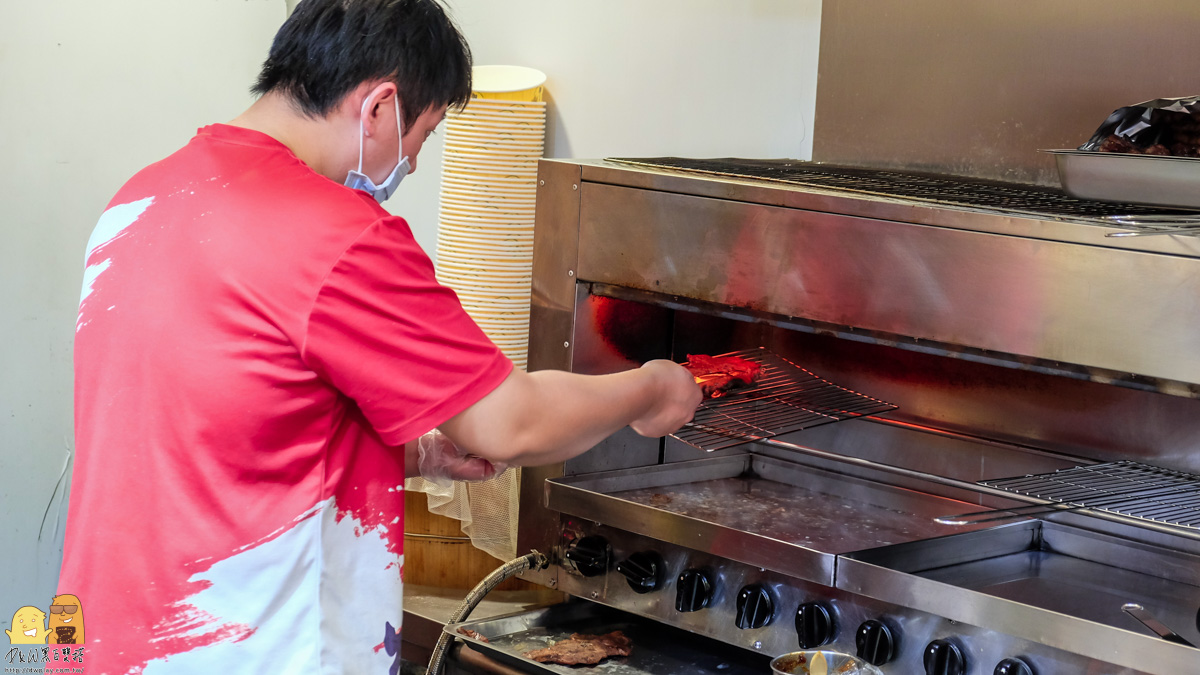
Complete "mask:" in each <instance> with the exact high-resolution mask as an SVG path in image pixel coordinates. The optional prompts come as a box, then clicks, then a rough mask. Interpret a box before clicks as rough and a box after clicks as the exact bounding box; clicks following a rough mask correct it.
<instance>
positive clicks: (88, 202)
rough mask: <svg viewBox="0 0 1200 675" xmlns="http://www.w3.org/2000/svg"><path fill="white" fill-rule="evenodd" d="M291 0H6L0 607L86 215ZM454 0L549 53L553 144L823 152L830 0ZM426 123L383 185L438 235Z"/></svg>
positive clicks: (502, 42)
mask: <svg viewBox="0 0 1200 675" xmlns="http://www.w3.org/2000/svg"><path fill="white" fill-rule="evenodd" d="M291 4H293V3H292V0H205V1H204V2H195V1H190V2H189V1H184V0H169V1H168V0H121V2H98V1H97V0H39V1H38V2H15V1H7V0H6V1H4V2H0V158H3V160H4V163H3V166H2V168H0V172H2V173H3V178H2V179H0V206H2V207H3V214H4V216H3V218H2V219H0V242H2V243H0V514H3V515H4V520H3V522H2V524H0V552H2V554H3V555H4V558H5V559H4V562H3V563H2V564H0V617H2V618H0V628H7V627H8V625H7V624H8V621H9V617H11V612H12V611H13V610H15V609H16V607H19V606H21V605H25V604H35V605H41V606H44V605H45V604H46V602H47V601H48V598H49V594H50V593H52V592H53V589H54V586H55V582H56V579H57V575H58V566H59V561H60V557H61V537H62V520H63V517H64V516H65V502H64V501H63V499H62V494H63V491H64V490H63V488H64V487H65V484H64V485H63V486H60V487H59V488H58V491H57V492H56V491H55V485H56V482H57V481H58V479H59V476H60V473H61V472H62V469H63V466H64V462H65V460H66V458H67V455H68V452H69V451H70V449H71V448H72V447H73V445H74V443H73V440H72V433H73V432H72V424H71V408H72V407H71V384H72V381H71V342H72V338H73V336H74V329H73V327H74V322H75V313H76V308H77V304H78V301H79V288H80V280H81V278H82V272H83V264H82V263H83V249H84V245H85V243H86V241H87V238H88V235H89V234H90V232H91V229H92V226H93V225H94V224H95V222H96V219H97V217H98V216H99V215H100V213H101V211H102V210H103V209H104V206H105V205H106V203H107V202H108V200H109V199H110V198H111V196H112V195H113V193H114V192H115V191H116V190H117V188H118V187H120V185H121V184H122V183H123V182H124V181H125V180H126V179H127V178H128V177H129V176H130V175H131V174H132V173H134V172H135V171H137V170H138V169H140V168H142V167H143V166H145V165H146V164H148V163H150V162H152V161H155V160H157V159H159V158H161V157H163V156H165V155H167V154H169V153H170V152H172V151H174V150H175V149H177V148H178V147H179V146H181V145H183V144H184V143H185V142H187V140H188V138H190V137H191V136H192V134H193V133H194V131H195V129H196V128H197V127H199V126H202V125H204V124H207V123H210V122H213V121H223V120H227V119H229V118H231V117H232V116H234V115H236V114H237V113H238V112H240V111H241V110H242V109H243V108H244V107H245V106H246V105H247V104H249V103H250V97H249V95H248V94H247V93H246V92H247V89H248V87H249V86H250V84H251V82H252V81H253V79H254V75H255V73H256V72H257V68H258V66H259V64H260V63H261V61H262V59H263V57H264V56H265V54H266V51H267V48H268V46H269V43H270V39H271V36H272V35H273V34H274V31H275V29H276V28H277V27H278V25H279V23H280V22H282V20H283V18H284V16H285V14H286V11H287V8H288V5H291ZM451 4H452V5H453V7H454V12H455V14H456V16H457V17H458V19H459V21H460V23H461V25H462V28H463V30H464V32H465V33H466V34H467V37H468V39H469V40H470V42H471V44H472V46H473V48H474V51H475V57H476V63H480V64H486V63H512V64H519V65H528V66H533V67H537V68H540V69H541V70H543V71H545V72H546V73H547V74H548V75H549V81H548V83H547V86H548V91H549V95H550V123H549V131H548V137H547V141H548V143H547V155H549V156H554V157H568V156H578V157H600V156H605V155H609V156H611V155H642V156H649V155H661V154H678V155H693V156H722V155H723V156H728V155H742V156H758V157H798V158H805V157H808V156H809V153H810V148H811V129H812V110H813V106H814V99H815V89H816V65H817V64H816V58H817V51H818V46H817V38H818V32H819V28H818V23H819V16H820V0H737V1H736V2H730V1H728V0H655V1H654V2H645V1H644V0H606V1H605V2H602V3H584V2H576V1H564V0H504V1H503V2H498V1H497V0H451ZM434 139H435V140H433V141H432V142H430V143H428V144H427V145H426V150H425V152H424V153H422V155H421V161H420V170H419V171H418V173H416V174H414V175H413V176H411V177H410V178H409V179H408V180H407V181H405V183H404V185H403V187H402V188H401V190H400V191H399V192H398V193H397V195H396V196H395V197H393V198H392V200H391V201H390V202H389V203H388V206H389V208H390V209H392V210H393V211H394V212H396V213H399V214H401V215H404V216H406V217H408V218H409V220H410V222H411V223H412V225H413V228H414V231H415V232H416V233H417V237H418V239H419V240H420V241H421V243H422V244H423V245H425V246H426V247H427V249H428V250H430V252H431V253H432V251H433V248H434V243H435V241H436V214H437V189H438V184H439V173H440V164H441V162H440V157H441V141H440V137H439V136H435V137H434ZM126 497H127V496H120V497H118V496H114V498H126ZM47 508H49V512H48V515H47V516H46V523H45V525H44V526H42V525H41V520H42V517H43V514H45V513H46V512H47ZM114 545H116V546H119V545H120V542H119V541H114ZM6 613H7V614H6Z"/></svg>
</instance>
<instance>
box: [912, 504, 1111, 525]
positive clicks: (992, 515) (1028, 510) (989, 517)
mask: <svg viewBox="0 0 1200 675" xmlns="http://www.w3.org/2000/svg"><path fill="white" fill-rule="evenodd" d="M1086 508H1088V507H1087V506H1085V505H1083V504H1075V505H1074V506H1055V505H1051V504H1030V505H1029V506H1015V507H1013V508H1011V509H993V510H991V511H974V512H972V513H960V514H958V515H956V516H938V517H937V518H934V519H933V520H934V522H937V523H941V524H942V525H978V524H979V523H991V522H994V521H997V520H1013V519H1015V518H1028V517H1030V516H1040V515H1042V514H1043V513H1055V512H1058V511H1078V510H1079V509H1086ZM979 515H982V516H984V517H982V518H972V516H979Z"/></svg>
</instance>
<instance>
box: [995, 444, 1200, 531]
mask: <svg viewBox="0 0 1200 675" xmlns="http://www.w3.org/2000/svg"><path fill="white" fill-rule="evenodd" d="M980 485H987V486H989V487H995V488H999V489H1002V490H1007V491H1009V492H1015V493H1018V494H1023V495H1028V496H1031V497H1037V498H1040V499H1045V500H1048V501H1050V502H1054V503H1057V504H1063V505H1068V506H1070V507H1074V508H1081V509H1083V508H1086V509H1093V510H1100V511H1108V512H1110V513H1119V514H1121V515H1125V516H1131V517H1134V518H1141V519H1143V520H1150V521H1154V522H1157V523H1165V524H1168V525H1174V526H1176V527H1185V528H1191V529H1196V528H1197V526H1200V476H1195V475H1193V474H1189V473H1183V472H1180V471H1171V470H1169V469H1163V468H1160V467H1155V466H1149V465H1146V464H1140V463H1138V462H1130V461H1121V462H1110V463H1105V464H1093V465H1090V466H1080V467H1074V468H1071V469H1063V470H1060V471H1055V472H1054V473H1048V474H1041V475H1036V476H1020V477H1014V478H1004V479H1000V480H991V481H980Z"/></svg>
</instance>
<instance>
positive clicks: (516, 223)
mask: <svg viewBox="0 0 1200 675" xmlns="http://www.w3.org/2000/svg"><path fill="white" fill-rule="evenodd" d="M472 77H473V80H474V93H473V94H472V98H471V102H470V103H469V104H468V105H467V106H466V107H465V108H464V109H463V110H461V111H458V112H453V111H451V112H450V113H448V114H447V116H446V126H445V137H446V140H445V152H444V155H443V158H442V191H441V200H440V207H439V212H438V241H437V273H438V280H439V281H441V283H443V284H445V285H447V286H449V287H451V288H453V289H454V290H455V292H457V293H458V297H459V299H460V300H461V301H462V303H463V307H464V308H465V309H466V310H467V313H468V314H470V315H471V317H472V318H473V319H475V322H476V323H478V324H479V326H480V327H481V328H482V329H483V331H484V332H485V333H486V334H487V335H488V337H490V338H491V339H492V341H493V342H495V343H496V345H497V346H499V347H500V348H501V349H502V350H503V351H504V353H505V354H507V355H508V357H509V358H511V359H512V360H513V362H514V363H515V364H516V365H517V366H518V367H520V368H524V367H525V365H526V353H527V351H528V347H529V295H530V283H531V281H532V269H533V208H534V197H535V193H536V189H537V161H538V158H539V157H541V156H542V144H543V139H544V138H545V129H546V104H545V102H544V101H542V84H543V83H544V82H545V80H546V76H545V75H544V74H543V73H541V72H540V71H537V70H533V69H532V68H520V67H515V66H477V67H475V69H474V72H473V75H472Z"/></svg>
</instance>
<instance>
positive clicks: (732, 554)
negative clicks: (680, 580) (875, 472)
mask: <svg viewBox="0 0 1200 675" xmlns="http://www.w3.org/2000/svg"><path fill="white" fill-rule="evenodd" d="M546 494H547V506H548V507H549V508H550V509H552V510H554V511H559V512H561V513H565V514H569V515H572V516H576V517H580V518H585V519H588V520H595V521H598V522H602V523H604V524H605V525H609V526H611V527H615V528H619V529H623V530H628V531H630V532H635V533H638V534H642V535H645V536H648V537H653V538H655V539H658V540H660V541H666V542H670V543H673V544H678V545H680V546H686V547H688V548H692V549H695V550H700V551H705V552H708V553H712V554H714V555H718V556H721V557H725V558H729V559H731V560H736V561H738V562H742V563H746V564H748V565H754V566H757V567H761V568H763V569H769V570H773V571H776V572H780V573H782V574H787V575H790V576H794V577H797V578H800V579H804V580H806V581H812V582H816V583H820V584H823V585H825V586H833V584H834V570H835V561H836V558H837V555H838V554H840V553H846V552H850V551H858V550H863V549H869V548H876V547H880V546H886V545H890V544H895V543H901V542H908V541H916V540H920V539H927V538H930V537H938V536H943V535H947V534H951V533H954V532H961V531H963V530H962V528H960V527H954V526H946V525H941V524H938V523H935V522H934V521H933V518H934V517H936V516H938V515H942V514H944V513H947V511H946V509H947V508H951V509H953V508H958V509H959V510H963V508H964V507H967V508H969V506H968V505H967V504H965V503H964V502H960V501H956V500H952V499H946V498H943V497H936V496H933V495H928V494H923V493H920V492H914V491H912V490H905V489H903V488H897V487H893V486H889V485H885V484H882V483H875V482H872V481H867V480H862V479H859V478H853V477H850V476H845V475H841V474H837V473H833V472H830V471H825V470H820V469H816V468H813V467H809V466H805V465H802V464H796V463H792V462H786V461H783V460H779V459H773V458H769V457H761V456H757V455H734V456H728V457H719V458H711V459H701V460H695V461H690V462H680V463H675V464H665V465H660V466H654V467H648V468H645V467H643V468H637V469H627V470H621V471H611V472H604V473H595V474H587V475H584V476H569V477H563V478H556V479H552V480H549V481H547V483H546ZM848 514H852V515H853V517H852V518H848V517H847V515H848ZM976 529H978V528H976Z"/></svg>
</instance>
